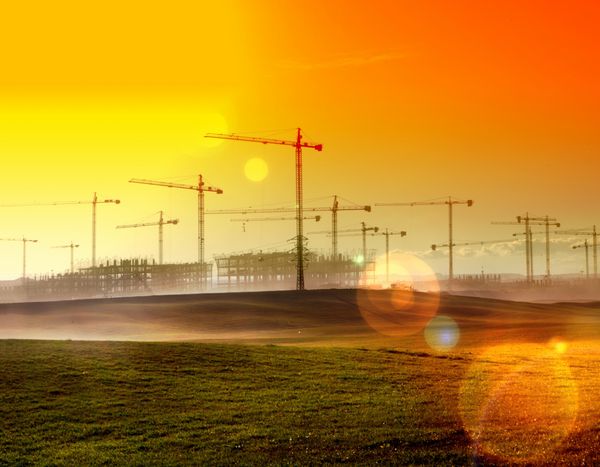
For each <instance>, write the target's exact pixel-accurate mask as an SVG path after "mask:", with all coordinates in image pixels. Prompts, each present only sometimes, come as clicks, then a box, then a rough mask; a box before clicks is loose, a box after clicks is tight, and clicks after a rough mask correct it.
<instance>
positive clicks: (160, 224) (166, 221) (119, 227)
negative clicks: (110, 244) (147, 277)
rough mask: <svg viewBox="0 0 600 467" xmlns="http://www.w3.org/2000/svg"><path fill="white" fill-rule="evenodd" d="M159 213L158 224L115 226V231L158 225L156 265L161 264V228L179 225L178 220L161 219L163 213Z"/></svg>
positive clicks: (145, 223)
mask: <svg viewBox="0 0 600 467" xmlns="http://www.w3.org/2000/svg"><path fill="white" fill-rule="evenodd" d="M158 212H159V218H158V222H144V223H142V224H127V225H117V227H116V228H117V229H128V228H136V227H150V226H155V225H158V264H163V227H164V226H165V225H167V224H172V225H177V224H178V223H179V219H169V220H164V219H163V211H158Z"/></svg>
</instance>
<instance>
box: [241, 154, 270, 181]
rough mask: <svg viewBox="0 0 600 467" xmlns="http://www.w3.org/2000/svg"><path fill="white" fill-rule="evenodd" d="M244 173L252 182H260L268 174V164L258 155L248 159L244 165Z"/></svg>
mask: <svg viewBox="0 0 600 467" xmlns="http://www.w3.org/2000/svg"><path fill="white" fill-rule="evenodd" d="M244 174H245V175H246V178H247V179H248V180H250V181H252V182H262V181H263V180H264V179H265V178H267V175H269V166H268V165H267V163H266V162H265V161H264V159H261V158H260V157H253V158H252V159H248V160H247V161H246V164H245V165H244Z"/></svg>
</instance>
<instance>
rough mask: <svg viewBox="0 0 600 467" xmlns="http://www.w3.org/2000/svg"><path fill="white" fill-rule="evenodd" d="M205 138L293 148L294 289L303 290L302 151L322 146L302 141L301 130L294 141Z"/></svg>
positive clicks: (230, 136) (211, 135) (216, 136)
mask: <svg viewBox="0 0 600 467" xmlns="http://www.w3.org/2000/svg"><path fill="white" fill-rule="evenodd" d="M205 137H206V138H218V139H226V140H233V141H248V142H253V143H262V144H279V145H284V146H293V147H294V148H295V154H296V289H297V290H304V240H305V238H304V224H303V221H304V219H303V217H304V206H303V203H304V201H303V199H304V193H303V188H302V149H315V150H316V151H322V150H323V145H322V144H312V143H306V142H303V141H302V130H301V129H300V128H298V129H297V133H296V139H295V140H280V139H272V138H256V137H252V136H241V135H235V134H230V135H226V134H218V133H209V134H207V135H205Z"/></svg>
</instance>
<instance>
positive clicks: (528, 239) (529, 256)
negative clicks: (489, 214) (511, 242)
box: [492, 213, 560, 282]
mask: <svg viewBox="0 0 600 467" xmlns="http://www.w3.org/2000/svg"><path fill="white" fill-rule="evenodd" d="M516 218H517V222H511V221H500V222H492V224H495V225H524V226H525V232H523V235H525V267H526V277H527V282H532V281H533V242H532V231H531V226H533V225H543V226H545V233H546V278H547V279H548V280H550V226H554V227H560V223H559V222H556V219H554V218H551V217H548V216H544V217H531V216H529V213H526V214H525V215H524V216H517V217H516Z"/></svg>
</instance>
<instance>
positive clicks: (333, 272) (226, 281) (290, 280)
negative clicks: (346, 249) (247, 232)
mask: <svg viewBox="0 0 600 467" xmlns="http://www.w3.org/2000/svg"><path fill="white" fill-rule="evenodd" d="M294 259H295V256H294V254H293V253H289V252H268V253H263V252H258V253H242V254H234V255H221V256H216V257H215V263H216V266H217V279H216V287H217V288H225V289H226V290H272V289H279V290H282V289H293V288H294V287H295V284H296V264H295V261H294ZM305 262H306V264H307V267H306V272H305V283H306V287H307V288H312V289H317V288H350V287H357V286H358V285H359V284H360V283H361V280H363V278H364V277H365V273H368V274H372V272H373V271H374V263H372V262H368V263H366V265H363V264H361V263H359V262H356V261H355V260H353V259H351V258H350V257H348V256H344V255H338V257H337V258H336V260H333V259H332V258H331V256H323V255H317V254H314V253H309V254H308V255H307V257H306V260H305Z"/></svg>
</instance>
